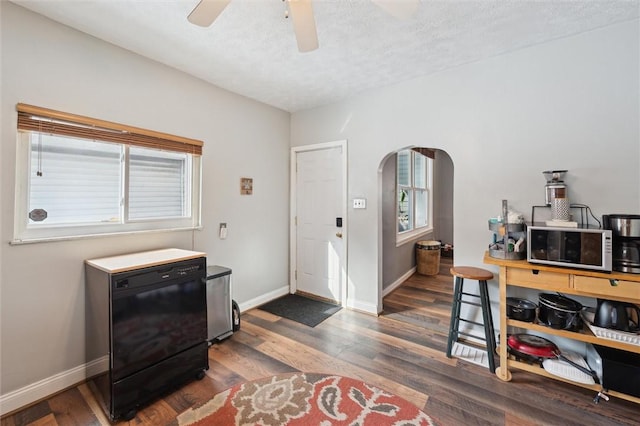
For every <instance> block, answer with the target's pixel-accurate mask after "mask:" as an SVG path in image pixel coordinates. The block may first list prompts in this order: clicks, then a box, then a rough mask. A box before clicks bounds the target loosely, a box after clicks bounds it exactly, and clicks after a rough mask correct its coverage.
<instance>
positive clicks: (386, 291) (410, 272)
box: [382, 266, 418, 297]
mask: <svg viewBox="0 0 640 426" xmlns="http://www.w3.org/2000/svg"><path fill="white" fill-rule="evenodd" d="M417 270H418V268H417V267H415V266H414V267H413V268H411V269H409V270H408V271H407V272H406V273H405V274H404V275H403V276H401V277H400V278H398V279H397V280H395V281H394V282H392V283H391V284H390V285H388V286H387V288H385V289H383V290H382V297H385V296H386V295H387V294H389V293H391V292H392V291H393V290H395V289H396V288H398V287H400V285H401V284H402V283H403V282H405V281H406V280H407V279H408V278H409V277H410V276H411V275H413V274H414V273H415V272H416V271H417Z"/></svg>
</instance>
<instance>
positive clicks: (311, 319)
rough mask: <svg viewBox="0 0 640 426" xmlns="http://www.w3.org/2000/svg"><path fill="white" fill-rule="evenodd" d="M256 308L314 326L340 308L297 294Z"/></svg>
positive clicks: (288, 295)
mask: <svg viewBox="0 0 640 426" xmlns="http://www.w3.org/2000/svg"><path fill="white" fill-rule="evenodd" d="M258 309H260V310H263V311H266V312H269V313H271V314H274V315H278V316H279V317H283V318H287V319H290V320H292V321H296V322H299V323H301V324H304V325H308V326H309V327H315V326H316V325H318V324H320V323H321V322H322V321H324V320H326V319H327V318H329V317H330V316H331V315H333V314H335V313H336V312H338V311H339V310H340V309H342V308H341V307H340V306H338V305H334V304H333V303H328V302H321V301H319V300H314V299H309V298H308V297H303V296H299V295H297V294H287V295H286V296H283V297H280V298H278V299H275V300H272V301H271V302H267V303H265V304H264V305H262V306H259V307H258Z"/></svg>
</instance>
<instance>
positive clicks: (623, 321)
mask: <svg viewBox="0 0 640 426" xmlns="http://www.w3.org/2000/svg"><path fill="white" fill-rule="evenodd" d="M639 320H640V308H638V307H637V306H636V305H633V304H631V303H626V302H616V301H613V300H605V299H598V306H597V307H596V314H595V317H594V318H593V324H594V325H595V326H597V327H602V328H612V329H614V330H620V331H630V332H636V331H638V321H639Z"/></svg>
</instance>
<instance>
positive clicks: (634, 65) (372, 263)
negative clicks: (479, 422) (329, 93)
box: [291, 20, 640, 310]
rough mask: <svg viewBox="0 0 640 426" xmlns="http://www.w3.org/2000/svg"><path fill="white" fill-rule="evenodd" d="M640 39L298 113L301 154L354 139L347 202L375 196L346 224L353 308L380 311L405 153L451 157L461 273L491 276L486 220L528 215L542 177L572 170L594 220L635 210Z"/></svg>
mask: <svg viewBox="0 0 640 426" xmlns="http://www.w3.org/2000/svg"><path fill="white" fill-rule="evenodd" d="M638 33H639V30H638V21H637V20H636V21H633V22H627V23H623V24H619V25H614V26H610V27H606V28H602V29H599V30H596V31H592V32H588V33H584V34H580V35H576V36H573V37H569V38H565V39H560V40H556V41H553V42H550V43H546V44H541V45H537V46H533V47H530V48H527V49H522V50H519V51H515V52H511V53H508V54H504V55H501V56H497V57H494V58H491V59H488V60H484V61H481V62H477V63H472V64H468V65H465V66H461V67H458V68H456V69H452V70H448V71H445V72H441V73H438V74H434V75H430V76H426V77H423V78H418V79H415V80H412V81H408V82H405V83H402V84H398V85H394V86H391V87H387V88H385V89H382V90H377V91H373V92H370V93H365V94H362V95H361V96H357V97H355V98H351V99H349V100H347V101H344V102H341V103H337V104H334V105H330V106H326V107H322V108H317V109H313V110H308V111H302V112H298V113H295V114H293V115H292V124H291V143H292V145H293V146H299V145H305V144H310V143H318V142H324V141H330V140H336V139H347V140H348V144H349V150H348V153H349V187H348V196H349V199H351V198H353V197H365V198H367V199H368V203H367V209H366V210H352V209H350V210H349V216H348V220H349V222H348V228H347V229H349V235H348V238H349V253H348V259H349V265H348V274H349V284H350V287H349V292H350V294H349V298H350V299H351V304H352V305H357V306H360V307H373V308H374V309H378V310H380V308H381V300H380V291H379V290H380V286H381V273H380V272H379V268H378V266H377V265H378V261H379V256H380V249H379V245H378V244H379V232H380V226H379V224H380V218H379V211H380V206H379V200H378V182H379V180H378V176H377V175H378V169H379V167H380V163H381V161H382V160H383V158H384V157H385V155H387V154H388V153H389V152H392V151H395V150H397V149H399V148H401V147H404V146H408V145H416V146H428V147H433V148H439V149H442V150H444V151H446V152H447V153H448V154H449V155H450V156H451V158H452V160H453V164H454V246H455V251H454V253H455V262H456V264H466V265H472V266H480V267H487V268H489V269H491V268H490V267H488V266H486V265H483V263H482V257H483V254H484V252H485V250H486V248H487V245H488V244H489V242H490V238H491V233H490V232H489V231H488V229H487V219H488V218H490V217H492V216H495V215H496V214H498V213H500V206H501V200H502V199H507V200H509V204H510V206H511V207H512V208H513V209H516V210H519V211H521V212H523V213H525V214H526V216H527V217H530V211H531V206H532V205H538V204H542V203H543V202H544V184H545V180H544V178H543V176H542V173H541V172H542V171H543V170H549V169H568V170H569V173H568V176H567V179H566V182H567V184H568V186H569V191H570V193H569V198H570V200H571V201H572V202H575V203H584V204H588V205H589V206H591V208H592V210H593V212H594V213H595V214H596V215H597V216H601V215H602V214H605V213H612V212H619V213H638V212H639V211H640V139H639V115H640V108H639V105H638V104H639V93H638V91H639V88H638V79H639V77H638V76H639V66H638V52H639V45H638V44H639V42H638V40H639V38H640V37H639V34H638ZM493 285H494V286H495V285H496V282H494V283H493ZM494 291H495V289H494Z"/></svg>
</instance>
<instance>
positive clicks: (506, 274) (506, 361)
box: [484, 252, 640, 404]
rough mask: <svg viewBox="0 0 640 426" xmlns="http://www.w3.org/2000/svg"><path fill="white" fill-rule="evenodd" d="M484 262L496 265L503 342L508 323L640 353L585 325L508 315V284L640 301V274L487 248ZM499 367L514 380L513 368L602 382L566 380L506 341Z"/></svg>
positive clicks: (505, 376) (639, 349)
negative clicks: (570, 327)
mask: <svg viewBox="0 0 640 426" xmlns="http://www.w3.org/2000/svg"><path fill="white" fill-rule="evenodd" d="M484 263H486V264H489V265H497V266H498V267H499V268H500V272H499V287H500V340H499V341H500V342H506V341H507V338H508V336H507V331H508V327H518V328H521V329H525V330H532V331H537V332H540V333H546V334H550V335H554V336H559V337H563V338H567V339H573V340H578V341H581V342H585V343H592V344H597V345H600V346H606V347H610V348H615V349H621V350H625V351H629V352H634V353H640V346H638V345H632V344H628V343H624V342H618V341H615V340H609V339H603V338H600V337H597V336H595V335H594V334H593V333H592V332H591V330H589V329H588V327H587V326H586V325H585V327H584V328H583V330H581V331H579V332H574V331H566V330H557V329H553V328H550V327H547V326H544V325H540V324H536V323H530V322H524V321H516V320H513V319H509V318H507V304H506V300H507V287H508V286H516V287H525V288H530V289H535V290H542V291H549V292H561V293H563V294H573V295H576V296H585V297H593V298H598V297H600V298H605V299H610V300H620V301H625V302H630V303H635V304H640V274H638V275H635V274H625V273H620V272H611V273H606V272H595V271H588V270H581V269H572V268H561V267H554V266H547V265H535V264H532V263H529V262H527V261H526V260H506V259H498V258H493V257H491V256H489V253H488V252H486V253H485V255H484ZM498 354H499V356H500V367H498V368H497V369H496V375H497V376H498V378H499V379H501V380H504V381H509V380H511V373H510V371H509V369H510V368H516V369H519V370H524V371H528V372H530V373H534V374H539V375H541V376H545V377H549V378H552V379H555V380H560V381H564V382H567V383H571V384H574V385H577V386H581V387H584V388H587V389H592V390H594V391H596V392H597V391H600V390H601V387H600V385H588V384H582V383H577V382H573V381H569V380H565V379H563V378H561V377H558V376H554V375H552V374H549V373H548V372H547V371H546V370H544V369H543V368H541V367H539V366H537V365H531V364H527V363H525V362H521V361H516V360H514V359H513V358H511V357H510V356H509V353H508V352H507V345H506V344H501V345H500V346H499V347H498ZM607 393H608V394H609V395H612V396H615V397H619V398H622V399H626V400H629V401H632V402H635V403H638V404H640V398H637V397H635V396H632V395H627V394H624V393H620V392H615V391H607Z"/></svg>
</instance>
